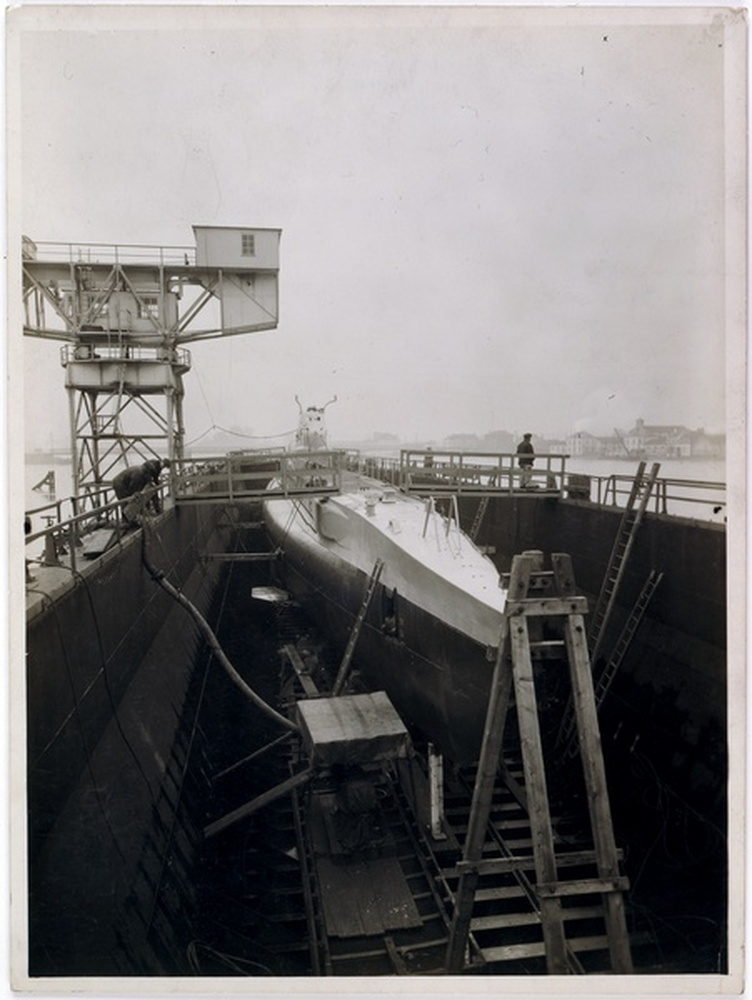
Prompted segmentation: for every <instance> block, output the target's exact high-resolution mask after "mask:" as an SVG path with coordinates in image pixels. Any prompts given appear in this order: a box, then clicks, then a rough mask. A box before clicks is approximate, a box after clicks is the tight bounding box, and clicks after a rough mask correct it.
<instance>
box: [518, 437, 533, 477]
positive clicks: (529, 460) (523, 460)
mask: <svg viewBox="0 0 752 1000" xmlns="http://www.w3.org/2000/svg"><path fill="white" fill-rule="evenodd" d="M532 436H533V435H532V434H523V435H522V440H521V441H520V443H519V444H518V445H517V464H518V465H519V467H520V470H521V475H520V486H521V487H522V488H523V490H524V489H527V487H528V486H530V482H531V480H532V478H533V462H534V461H535V459H534V458H533V456H534V455H535V448H533V442H532V441H531V440H530V439H531V438H532Z"/></svg>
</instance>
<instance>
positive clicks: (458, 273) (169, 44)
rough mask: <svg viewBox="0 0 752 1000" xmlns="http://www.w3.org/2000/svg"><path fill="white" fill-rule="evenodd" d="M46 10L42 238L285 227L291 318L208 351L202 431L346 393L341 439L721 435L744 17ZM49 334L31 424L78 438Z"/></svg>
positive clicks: (25, 220) (23, 63) (30, 385)
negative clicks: (733, 133)
mask: <svg viewBox="0 0 752 1000" xmlns="http://www.w3.org/2000/svg"><path fill="white" fill-rule="evenodd" d="M667 10H668V9H667ZM23 13H24V14H25V15H26V22H25V23H26V25H27V28H26V30H23V31H22V32H21V47H20V74H19V77H20V86H21V139H22V145H21V161H20V165H21V171H22V186H21V191H20V193H19V192H16V193H15V198H16V199H17V201H18V208H19V214H20V228H21V230H22V231H23V232H24V233H26V234H27V235H28V236H30V237H31V238H32V239H35V240H41V241H43V240H62V241H81V242H111V243H154V244H190V243H191V242H192V231H191V224H192V223H200V224H216V225H248V226H271V227H279V228H281V229H282V230H283V234H282V244H281V272H280V323H279V329H278V330H277V331H275V332H272V333H263V334H257V335H249V336H244V337H236V338H234V339H232V340H229V341H227V342H225V343H213V342H212V343H209V344H204V345H198V346H196V347H195V348H194V349H193V351H192V353H193V360H194V364H193V370H192V372H191V373H190V374H189V375H188V376H187V377H186V394H187V395H186V418H187V436H188V438H189V439H190V438H192V437H196V436H198V435H199V434H201V433H202V432H203V431H205V430H206V429H207V428H208V427H209V426H211V425H212V424H218V425H221V426H224V427H232V426H245V427H248V428H251V429H252V430H253V431H254V432H255V433H258V434H274V433H280V432H282V431H285V430H287V429H289V428H290V427H292V426H293V424H294V420H295V412H296V408H295V403H294V396H295V395H296V394H297V395H298V396H299V397H300V399H301V401H302V402H303V403H304V404H309V403H323V402H325V401H326V400H327V399H328V398H329V397H330V396H332V395H334V394H335V393H336V394H337V396H338V399H339V401H338V403H337V405H336V406H335V407H333V408H332V409H331V410H330V411H329V422H330V427H331V430H332V432H333V434H334V435H335V436H336V437H338V438H340V439H342V438H350V437H355V436H357V435H358V434H362V433H368V432H371V431H377V430H383V431H390V432H394V433H397V434H399V435H400V436H401V437H403V438H408V437H413V436H419V437H425V438H429V437H430V438H435V439H440V438H441V437H442V436H443V435H445V434H447V433H450V432H453V431H471V432H483V431H487V430H491V429H495V428H504V429H508V430H522V429H526V430H531V431H533V432H540V433H546V432H550V433H553V432H559V433H562V434H563V433H566V432H567V431H570V430H574V429H586V430H590V431H592V432H594V433H603V434H606V433H611V432H612V429H613V427H614V426H617V427H620V428H622V429H626V428H627V427H628V426H630V425H631V424H632V423H633V422H634V420H635V419H636V418H637V417H640V416H642V417H644V418H645V420H646V421H647V422H649V423H674V422H677V423H683V424H686V425H688V426H690V427H696V426H705V427H707V428H708V429H714V430H720V429H723V426H724V406H725V399H724V384H725V378H726V376H725V366H724V361H725V357H724V353H725V340H724V335H725V326H724V324H725V322H726V316H725V311H724V310H725V307H726V306H725V301H724V283H725V270H724V268H725V257H724V235H725V228H724V212H725V211H726V194H727V192H726V190H725V184H724V141H725V134H724V127H725V125H724V90H723V73H724V58H725V54H726V53H725V49H724V29H723V22H722V19H721V17H720V16H716V17H715V19H713V18H712V17H711V16H710V15H707V16H705V17H703V16H701V15H700V12H699V10H695V11H690V13H689V15H687V11H684V13H683V14H682V12H681V11H679V10H675V11H673V12H672V13H671V14H668V15H667V16H666V17H664V18H662V20H663V21H664V23H662V24H661V23H653V24H651V23H642V24H640V23H638V17H637V11H635V10H629V9H628V8H627V9H624V10H622V11H621V12H620V16H618V17H615V16H614V15H615V14H616V13H617V12H615V11H611V12H610V13H609V14H607V15H596V14H595V12H593V11H590V12H587V11H585V10H583V9H580V10H577V9H573V8H572V9H569V11H568V12H566V13H565V12H563V11H558V12H557V14H556V16H555V17H554V16H553V15H552V12H551V11H549V12H548V13H547V14H546V12H545V11H543V10H539V11H537V16H533V17H532V18H531V17H530V15H529V14H528V15H523V14H522V13H520V12H519V11H514V9H512V8H506V9H504V8H502V9H497V10H495V11H494V10H490V9H488V8H486V9H483V8H480V9H476V10H474V11H473V10H470V9H468V8H465V9H463V8H456V9H453V10H437V9H433V10H431V9H430V8H423V9H404V8H391V9H380V10H376V9H359V10H345V9H342V8H332V9H329V10H327V9H318V10H317V9H308V10H303V9H297V8H296V9H293V8H286V9H284V8H279V9H268V8H267V9H264V8H256V9H252V10H248V9H246V10H238V9H230V8H219V9H218V8H216V7H214V8H213V7H205V8H203V9H201V8H197V9H196V8H194V9H193V12H192V13H191V12H189V11H188V10H187V9H183V10H180V9H179V8H173V9H172V11H171V12H169V13H168V14H167V15H166V16H165V15H164V12H162V19H160V17H159V12H158V11H155V10H153V9H149V8H129V9H128V8H125V9H122V10H120V11H118V10H116V9H109V10H108V9H106V8H105V9H104V17H105V20H103V21H97V20H96V19H95V13H94V12H93V11H92V10H91V9H89V10H87V9H86V8H78V9H76V8H69V9H68V10H67V11H64V12H62V11H61V10H58V11H57V12H55V10H54V9H52V10H50V9H49V8H48V9H47V10H46V12H45V11H44V10H43V9H38V13H37V14H36V15H34V14H30V12H29V10H28V9H27V10H26V11H25V12H23ZM598 16H600V17H608V18H609V22H608V23H607V22H606V21H605V20H600V21H599V20H597V19H596V18H597V17H598ZM35 17H36V18H37V21H38V24H37V25H36V26H35V30H31V25H32V22H33V20H34V18H35ZM526 17H527V20H526ZM644 19H645V18H644V15H643V20H644ZM554 22H555V23H554ZM42 29H44V30H42ZM12 70H13V67H12V65H11V71H12ZM11 196H12V198H13V197H14V193H13V191H12V192H11ZM11 235H13V234H12V233H11ZM25 346H26V356H27V364H26V385H27V388H26V393H27V405H26V412H27V425H29V424H31V423H33V430H32V429H31V428H28V429H27V437H28V439H29V440H30V443H31V444H33V445H36V444H42V445H44V444H47V443H49V434H50V431H51V430H52V429H53V428H54V429H55V433H56V436H57V440H59V441H65V440H66V436H67V404H66V399H65V393H64V389H63V384H64V372H63V369H62V368H61V367H60V365H59V362H58V351H57V347H56V345H55V344H52V343H36V342H32V343H29V342H28V341H27V343H26V345H25ZM42 393H44V398H45V401H46V402H45V419H44V421H42V420H41V419H40V417H39V398H40V395H41V394H42ZM30 414H35V418H34V419H33V421H32V420H30V418H29V415H30Z"/></svg>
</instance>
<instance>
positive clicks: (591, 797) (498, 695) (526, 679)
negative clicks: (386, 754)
mask: <svg viewBox="0 0 752 1000" xmlns="http://www.w3.org/2000/svg"><path fill="white" fill-rule="evenodd" d="M552 566H553V569H552V571H548V572H544V571H543V558H542V554H541V553H538V552H528V553H524V554H523V555H521V556H516V557H515V559H514V561H513V564H512V572H511V576H510V584H509V594H508V598H507V604H506V608H505V613H504V617H503V620H502V630H501V637H500V642H499V649H498V656H497V660H496V667H495V670H494V679H493V683H492V689H491V694H490V698H489V706H488V713H487V717H486V726H485V733H484V738H483V745H482V748H481V756H480V762H479V764H478V770H477V775H476V780H475V787H474V792H473V800H472V806H471V809H470V815H469V818H468V826H467V833H466V836H465V841H464V847H463V857H462V859H461V860H460V861H459V862H458V863H457V865H456V869H455V871H454V872H453V874H454V875H455V876H456V877H457V878H458V884H457V889H456V891H455V893H454V908H453V917H452V924H451V928H450V935H449V944H448V946H447V955H446V971H447V972H449V973H458V972H461V971H463V969H464V968H465V963H466V956H467V955H468V954H469V952H468V946H469V944H470V938H471V935H472V936H473V937H474V938H476V937H479V936H480V935H481V934H482V933H485V932H486V931H491V930H493V931H497V932H498V931H499V930H500V929H502V928H504V929H505V930H506V931H508V932H509V933H507V934H505V938H506V940H505V941H504V942H503V943H497V944H490V945H488V946H487V947H486V948H484V947H483V946H482V945H480V942H476V943H478V945H479V946H480V949H481V952H482V955H483V959H484V961H486V962H492V963H495V962H503V961H515V960H520V959H533V958H536V957H544V958H545V963H546V971H547V972H548V973H549V974H566V973H577V972H581V971H583V969H582V966H581V964H580V962H579V959H578V957H577V956H578V953H579V952H581V951H586V950H592V949H603V948H604V947H605V948H606V950H607V953H608V957H609V962H610V970H611V971H612V972H616V973H630V972H631V971H632V958H631V951H630V941H629V936H628V934H627V927H626V918H625V909H624V898H623V893H624V891H625V890H626V889H627V888H628V882H627V880H626V879H625V878H624V877H622V876H621V874H620V869H619V862H620V855H619V853H618V851H617V849H616V843H615V839H614V834H613V828H612V823H611V812H610V805H609V799H608V790H607V787H606V780H605V769H604V764H603V757H602V753H601V747H600V734H599V731H598V719H597V712H596V704H595V696H594V691H593V685H592V677H591V673H590V662H589V659H588V654H587V640H586V636H585V627H584V617H583V616H584V614H585V613H586V611H587V602H586V600H585V598H583V597H580V596H577V595H576V593H575V588H574V578H573V574H572V567H571V560H570V559H569V556H567V555H564V554H558V555H554V556H552ZM552 583H553V588H551V586H550V585H551V584H552ZM539 584H545V585H547V586H548V587H549V589H548V591H544V593H546V594H547V596H544V597H539V596H537V595H538V594H539V593H540V592H541V590H540V587H539ZM552 591H553V592H552ZM554 619H555V620H558V622H559V624H560V625H561V626H562V632H563V638H562V639H561V640H559V642H560V652H561V654H562V657H563V658H565V659H566V660H567V661H568V664H569V671H570V677H571V685H572V697H573V705H574V716H575V721H576V730H577V737H578V744H579V746H580V748H581V756H582V764H583V780H584V787H585V791H586V798H587V804H588V813H589V818H590V827H591V831H590V833H591V836H592V848H590V847H587V848H585V849H582V848H579V847H578V848H577V849H574V850H573V849H572V845H571V844H567V843H563V842H562V841H561V838H559V837H558V836H557V835H556V832H555V829H554V824H553V818H552V816H551V811H550V806H549V795H548V789H547V781H546V762H545V759H544V752H543V744H542V740H541V728H540V719H539V715H538V704H537V697H536V688H535V679H534V673H533V652H534V648H535V646H537V645H538V643H537V635H538V634H539V629H537V628H535V627H533V628H532V633H533V636H534V639H533V642H532V643H531V628H530V625H531V624H533V623H535V624H538V625H539V624H542V621H543V620H548V621H549V622H550V621H551V620H554ZM550 646H551V641H547V642H546V643H545V647H546V653H547V654H548V653H550V652H551V649H550ZM512 697H514V702H515V705H516V715H517V727H518V735H519V748H520V754H521V764H522V769H521V772H518V773H516V774H515V773H514V772H513V771H512V770H511V769H510V768H509V767H506V766H505V765H503V763H502V759H501V751H502V745H503V741H504V733H505V724H506V722H507V713H508V710H509V707H510V705H511V703H512ZM500 767H501V769H502V773H503V774H504V777H505V780H506V785H507V790H508V792H509V793H510V794H511V795H512V799H513V800H514V803H516V807H519V808H521V810H522V812H521V813H517V814H516V816H514V817H513V815H512V811H511V810H509V809H508V811H507V815H506V816H505V817H504V818H503V819H501V818H499V819H498V820H495V819H494V809H495V803H494V789H495V786H496V783H497V774H498V771H499V769H500ZM516 807H515V806H514V804H513V808H516ZM502 812H503V810H502ZM513 819H516V820H517V822H518V827H517V829H518V830H523V829H525V823H529V836H525V837H523V838H522V841H519V840H515V839H513V838H511V837H509V836H508V834H509V828H507V830H506V831H505V832H506V834H507V836H502V830H503V829H504V828H503V826H502V828H501V829H499V828H498V827H495V825H494V824H498V823H502V824H503V823H506V824H509V822H510V821H512V820H513ZM489 824H491V829H495V828H496V829H497V832H498V833H499V836H500V837H501V838H502V839H501V843H500V844H498V845H496V850H494V851H493V853H492V855H490V856H488V854H487V852H488V830H489ZM520 890H521V894H520ZM479 893H483V895H482V896H479ZM520 895H522V896H523V897H524V898H525V900H526V902H527V904H528V915H527V916H525V917H522V916H521V915H520V913H519V912H513V913H511V914H509V915H506V914H499V913H493V914H490V915H489V916H488V917H486V918H484V916H483V914H482V913H479V912H478V910H477V906H478V904H479V902H480V901H481V900H484V901H485V900H491V899H494V900H495V899H502V898H508V899H509V900H515V899H518V898H520ZM593 921H601V922H602V933H594V932H593V931H592V928H593ZM578 926H580V927H586V928H588V930H587V932H586V933H579V932H578V931H577V927H578ZM525 927H529V928H533V929H535V930H536V935H535V936H534V937H532V938H531V937H526V935H524V934H522V937H521V939H520V935H521V931H522V929H523V928H525ZM512 931H514V934H512V933H511V932H512ZM538 932H539V933H538Z"/></svg>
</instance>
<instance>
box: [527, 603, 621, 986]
mask: <svg viewBox="0 0 752 1000" xmlns="http://www.w3.org/2000/svg"><path fill="white" fill-rule="evenodd" d="M564 637H565V639H566V642H567V652H568V654H569V669H570V673H571V677H572V704H573V707H574V713H575V719H576V720H577V734H578V738H579V743H580V751H581V757H582V766H583V771H584V775H585V787H586V790H587V800H588V809H589V811H590V824H591V827H592V831H593V838H594V841H595V853H596V863H597V866H598V875H599V876H600V877H601V878H607V879H611V878H617V877H618V876H619V863H618V858H617V853H616V841H615V839H614V830H613V825H612V821H611V806H610V803H609V798H608V787H607V784H606V769H605V765H604V763H603V753H602V750H601V736H600V728H599V725H598V711H597V708H596V704H595V695H594V692H593V677H592V674H591V671H590V659H589V656H588V649H587V638H586V633H585V624H584V621H583V619H582V617H581V616H580V615H570V616H569V617H568V618H567V620H566V623H565V625H564ZM546 881H548V880H546ZM550 881H555V879H551V880H550ZM604 906H605V909H606V930H607V933H608V936H609V941H610V943H611V948H610V952H611V964H612V967H613V970H614V972H617V973H623V974H625V975H629V974H631V972H632V971H633V967H632V955H631V951H630V947H629V936H628V934H627V921H626V914H625V912H624V899H623V897H622V895H621V893H614V892H609V893H608V894H607V895H606V896H605V897H604Z"/></svg>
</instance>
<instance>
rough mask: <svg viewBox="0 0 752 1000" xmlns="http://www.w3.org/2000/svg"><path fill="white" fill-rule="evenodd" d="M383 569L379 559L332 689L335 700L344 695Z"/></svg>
mask: <svg viewBox="0 0 752 1000" xmlns="http://www.w3.org/2000/svg"><path fill="white" fill-rule="evenodd" d="M383 568H384V561H383V559H377V560H376V562H375V563H374V566H373V569H372V570H371V575H370V577H369V578H368V584H367V586H366V590H365V593H364V594H363V602H362V604H361V605H360V611H358V614H357V616H356V618H355V622H354V624H353V627H352V631H351V632H350V638H349V639H348V640H347V647H346V649H345V652H344V655H343V657H342V662H341V663H340V665H339V670H338V671H337V679H336V680H335V682H334V687H333V688H332V695H333V696H334V697H335V698H336V697H337V696H338V695H340V694H342V691H343V690H344V687H345V681H346V680H347V673H348V670H349V669H350V660H351V659H352V655H353V652H354V651H355V644H356V643H357V641H358V636H359V635H360V630H361V628H362V626H363V622H364V620H365V617H366V613H367V611H368V606H369V604H370V603H371V598H372V597H373V593H374V591H375V590H376V584H377V583H378V582H379V577H380V576H381V571H382V569H383Z"/></svg>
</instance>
